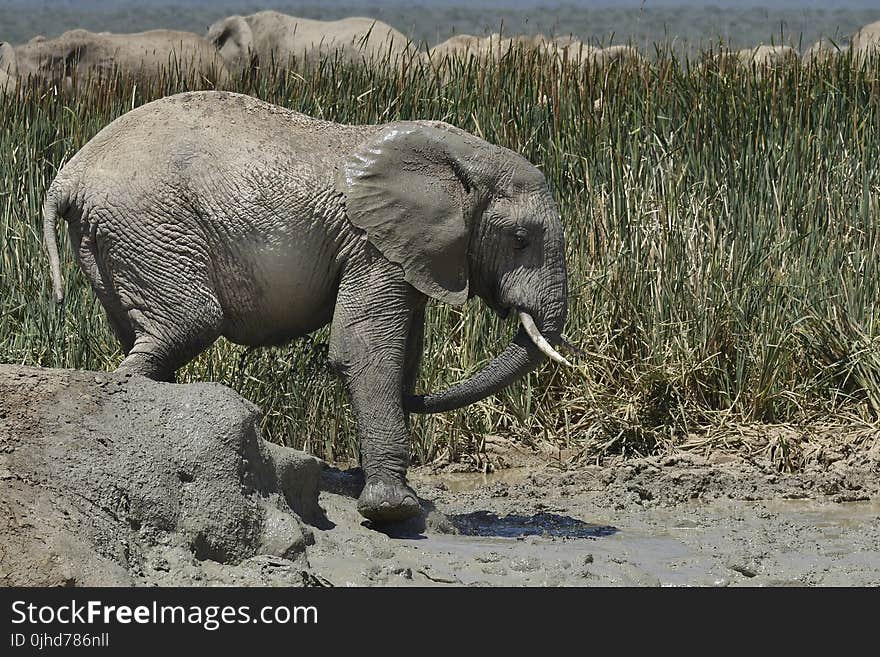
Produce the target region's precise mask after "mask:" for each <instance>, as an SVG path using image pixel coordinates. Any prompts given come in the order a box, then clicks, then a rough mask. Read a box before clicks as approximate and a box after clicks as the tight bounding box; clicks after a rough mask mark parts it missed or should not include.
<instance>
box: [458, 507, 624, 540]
mask: <svg viewBox="0 0 880 657" xmlns="http://www.w3.org/2000/svg"><path fill="white" fill-rule="evenodd" d="M449 520H450V521H451V522H452V524H453V525H455V527H456V528H457V529H458V531H459V532H461V533H462V534H463V535H465V536H497V537H500V538H520V537H523V536H544V537H555V538H598V537H600V536H610V535H611V534H614V533H616V532H617V528H616V527H611V526H609V525H595V524H592V523H589V522H584V521H583V520H578V519H577V518H572V517H571V516H562V515H558V514H555V513H536V514H534V515H531V516H524V515H517V514H512V515H506V516H498V515H496V514H494V513H492V512H490V511H475V512H474V513H463V514H459V515H456V516H450V517H449Z"/></svg>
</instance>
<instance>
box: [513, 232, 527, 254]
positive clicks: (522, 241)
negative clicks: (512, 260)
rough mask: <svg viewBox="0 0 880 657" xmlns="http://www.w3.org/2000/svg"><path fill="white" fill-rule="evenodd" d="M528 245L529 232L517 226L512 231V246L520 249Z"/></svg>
mask: <svg viewBox="0 0 880 657" xmlns="http://www.w3.org/2000/svg"><path fill="white" fill-rule="evenodd" d="M528 245H529V233H528V231H527V230H526V229H525V228H517V229H516V230H515V231H513V248H515V249H517V250H520V249H524V248H526V247H527V246H528Z"/></svg>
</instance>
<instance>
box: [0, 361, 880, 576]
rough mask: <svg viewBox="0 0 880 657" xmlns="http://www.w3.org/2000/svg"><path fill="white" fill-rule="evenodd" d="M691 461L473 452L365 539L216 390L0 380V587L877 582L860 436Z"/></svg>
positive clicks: (320, 481)
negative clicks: (406, 517)
mask: <svg viewBox="0 0 880 657" xmlns="http://www.w3.org/2000/svg"><path fill="white" fill-rule="evenodd" d="M690 445H691V448H689V449H686V450H682V449H679V450H678V451H674V450H673V451H670V452H669V453H668V454H667V455H666V456H664V457H656V458H638V459H617V460H613V459H612V460H606V461H604V462H603V463H602V465H596V464H595V463H592V464H591V463H589V462H588V456H587V455H586V454H585V453H584V454H578V453H576V452H572V451H569V452H563V451H559V450H554V448H553V447H552V446H551V447H549V448H546V447H545V449H544V450H543V451H542V449H541V445H532V446H527V445H524V444H523V443H522V442H521V441H511V440H504V439H502V438H497V437H487V438H486V440H485V441H484V448H483V453H481V454H479V455H475V456H476V458H475V457H474V456H472V457H471V461H470V464H468V463H452V464H450V463H445V464H438V465H437V466H435V467H420V468H413V469H412V470H411V471H410V481H411V483H412V484H413V486H414V488H415V490H416V491H417V492H418V493H419V495H420V496H421V498H422V502H423V508H424V509H425V510H426V513H425V514H424V515H423V517H421V518H418V519H416V520H414V521H410V522H408V523H403V524H398V525H394V526H386V527H371V526H370V525H369V523H367V521H365V520H364V519H363V518H362V517H361V516H360V515H359V514H358V513H357V510H356V500H357V496H358V494H359V493H360V488H361V487H362V486H363V479H362V474H361V473H360V471H359V470H358V469H356V468H346V469H340V468H338V467H331V466H329V465H326V464H323V463H321V462H319V461H318V460H316V459H314V458H312V457H310V456H308V455H306V454H303V453H301V452H297V451H296V450H293V449H289V448H285V447H280V446H277V445H272V444H269V443H266V442H265V441H264V440H263V439H262V437H261V434H260V431H259V409H257V408H256V407H255V406H254V405H253V404H251V403H250V402H248V401H247V400H245V399H243V398H241V397H240V396H239V395H237V394H236V393H235V392H233V391H232V390H230V389H229V388H226V387H224V386H222V385H219V384H211V383H199V384H188V385H173V384H165V383H157V382H154V381H149V380H148V379H144V378H143V377H137V376H129V375H124V374H114V373H102V372H85V371H77V370H49V369H41V368H33V367H20V366H15V365H0V585H3V586H9V585H25V586H33V585H42V586H58V585H67V586H83V585H84V586H95V585H106V586H156V585H159V586H179V585H197V586H204V585H239V586H241V585H245V586H319V585H333V586H558V585H563V586H608V585H629V586H728V585H732V586H741V585H746V586H763V585H790V584H791V585H806V586H838V585H840V586H877V585H880V433H878V432H877V430H876V429H875V428H872V427H870V426H865V427H862V428H858V427H853V426H850V427H845V426H844V427H841V428H834V427H831V428H829V427H825V428H824V429H821V430H818V431H812V430H811V431H803V430H802V431H794V430H790V429H783V428H780V427H751V428H749V429H748V430H747V431H740V432H738V433H737V435H736V436H734V435H733V434H725V435H723V436H721V437H720V438H719V437H717V436H715V437H712V436H709V437H708V438H706V437H703V438H699V439H695V440H693V441H691V442H690ZM697 449H699V450H700V451H696V450H697ZM476 468H481V469H482V470H483V471H488V470H489V469H491V468H494V469H495V471H494V472H491V473H489V474H483V473H481V472H473V471H468V470H474V469H476ZM460 470H465V471H464V472H461V471H460ZM786 470H790V471H791V472H786ZM300 518H302V521H301V520H300Z"/></svg>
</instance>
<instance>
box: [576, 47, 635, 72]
mask: <svg viewBox="0 0 880 657" xmlns="http://www.w3.org/2000/svg"><path fill="white" fill-rule="evenodd" d="M584 52H585V54H586V61H587V62H588V63H590V64H592V65H593V66H600V67H603V66H610V65H612V64H625V63H629V64H637V65H641V64H644V63H645V58H644V57H642V55H641V54H639V51H638V50H636V49H635V48H633V47H632V46H623V45H620V46H608V47H607V48H594V49H592V50H585V51H584Z"/></svg>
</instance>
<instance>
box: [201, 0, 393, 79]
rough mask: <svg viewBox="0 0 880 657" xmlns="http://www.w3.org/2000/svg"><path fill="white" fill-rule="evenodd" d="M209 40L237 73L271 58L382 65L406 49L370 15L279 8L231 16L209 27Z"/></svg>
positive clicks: (266, 61)
mask: <svg viewBox="0 0 880 657" xmlns="http://www.w3.org/2000/svg"><path fill="white" fill-rule="evenodd" d="M207 39H208V41H210V42H211V43H212V44H214V46H215V47H216V48H217V50H218V51H219V52H220V55H221V57H223V60H224V61H225V62H226V65H227V66H228V67H229V69H230V70H232V71H234V72H236V73H238V72H241V71H243V70H247V69H249V68H251V67H256V66H260V65H266V64H268V63H269V62H270V61H273V60H274V61H275V62H277V63H279V64H287V63H288V62H289V61H290V58H291V57H296V58H299V59H302V58H308V59H309V60H315V59H317V58H320V57H334V56H337V55H338V56H339V57H340V58H341V59H342V60H343V61H346V62H349V63H350V62H354V61H360V60H361V59H363V60H364V61H366V62H367V63H368V64H371V63H381V62H385V61H387V60H389V59H390V60H391V61H393V60H394V59H395V58H397V57H399V56H400V55H402V54H403V53H404V52H406V50H407V49H408V47H409V41H408V40H407V38H406V37H405V36H404V35H403V34H401V33H400V32H398V31H397V30H395V29H394V28H393V27H391V26H390V25H388V24H386V23H383V22H382V21H377V20H375V19H372V18H363V17H359V16H358V17H352V18H344V19H342V20H338V21H318V20H310V19H308V18H297V17H296V16H288V15H287V14H282V13H279V12H277V11H260V12H257V13H256V14H251V15H250V16H229V17H228V18H224V19H223V20H219V21H217V22H216V23H214V24H213V25H211V26H210V27H209V28H208V34H207Z"/></svg>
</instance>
